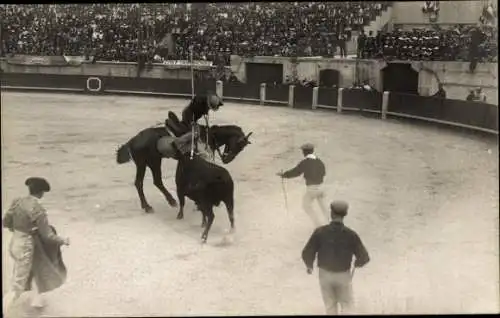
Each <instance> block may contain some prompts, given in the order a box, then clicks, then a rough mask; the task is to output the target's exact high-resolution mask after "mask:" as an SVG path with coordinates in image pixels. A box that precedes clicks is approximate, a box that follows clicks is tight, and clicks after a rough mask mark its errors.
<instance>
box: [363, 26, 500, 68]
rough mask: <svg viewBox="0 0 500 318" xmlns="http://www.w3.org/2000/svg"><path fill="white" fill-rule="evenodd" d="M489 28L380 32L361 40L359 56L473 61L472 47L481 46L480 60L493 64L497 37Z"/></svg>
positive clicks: (478, 53)
mask: <svg viewBox="0 0 500 318" xmlns="http://www.w3.org/2000/svg"><path fill="white" fill-rule="evenodd" d="M490 32H492V31H491V30H490V29H489V28H479V27H476V26H463V25H458V26H457V27H455V28H450V29H437V30H425V29H414V30H412V31H400V30H395V31H393V32H391V33H385V32H379V33H378V34H377V36H373V35H372V34H369V36H366V35H364V34H362V35H361V36H360V37H359V38H358V56H359V57H362V58H370V59H372V58H375V59H386V60H391V59H397V60H423V61H426V60H427V61H470V60H471V57H470V53H471V48H475V47H476V46H477V50H476V51H477V52H476V53H477V57H478V59H479V60H480V61H493V60H494V59H496V55H497V45H496V38H494V37H493V36H492V35H491V33H490Z"/></svg>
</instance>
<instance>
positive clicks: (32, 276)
mask: <svg viewBox="0 0 500 318" xmlns="http://www.w3.org/2000/svg"><path fill="white" fill-rule="evenodd" d="M25 184H26V185H27V186H28V188H29V195H28V196H26V197H23V198H18V199H15V200H14V201H13V202H12V205H11V207H10V208H9V210H8V211H7V213H6V214H5V216H4V219H3V227H4V228H7V229H9V231H11V232H12V233H13V236H12V240H11V243H10V255H11V256H12V258H13V259H14V261H15V263H14V277H13V286H12V291H11V292H9V293H7V294H6V295H5V296H4V299H3V301H4V306H5V307H4V308H5V310H8V309H9V308H10V305H12V304H13V303H14V302H15V301H16V300H17V299H19V297H20V296H21V294H22V293H23V292H25V291H28V290H31V285H32V281H33V280H34V281H35V285H36V291H37V292H36V294H35V297H34V298H33V300H32V303H31V305H32V306H33V307H43V305H44V304H43V299H42V298H41V295H40V294H41V293H44V292H48V291H51V290H53V289H56V288H58V287H60V286H61V285H62V284H63V283H64V281H65V278H66V268H65V267H64V264H63V263H62V258H60V251H59V250H54V248H55V249H58V248H59V247H60V246H61V245H69V239H67V238H62V237H60V236H58V235H56V233H55V230H54V228H53V227H52V226H50V225H49V221H48V219H47V212H46V211H45V209H44V208H43V207H42V206H41V205H40V202H39V201H38V200H40V199H41V198H42V197H43V195H44V193H45V192H49V191H50V185H49V183H48V182H47V181H46V180H45V179H43V178H28V179H27V180H26V181H25ZM54 251H55V252H54ZM54 255H55V257H56V258H57V259H53V258H54V257H51V256H54Z"/></svg>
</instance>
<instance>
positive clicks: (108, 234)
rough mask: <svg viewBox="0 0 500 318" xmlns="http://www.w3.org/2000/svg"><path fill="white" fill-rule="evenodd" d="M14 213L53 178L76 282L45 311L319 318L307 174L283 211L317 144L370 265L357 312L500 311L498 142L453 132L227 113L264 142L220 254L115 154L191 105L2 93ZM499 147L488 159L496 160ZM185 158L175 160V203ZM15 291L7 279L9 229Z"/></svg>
mask: <svg viewBox="0 0 500 318" xmlns="http://www.w3.org/2000/svg"><path fill="white" fill-rule="evenodd" d="M1 101H2V110H1V111H2V156H3V158H2V164H3V166H2V196H3V197H2V198H3V203H4V205H3V211H5V210H6V209H7V208H8V205H10V202H11V201H12V200H13V199H14V198H15V197H17V196H21V195H25V193H26V191H27V190H26V188H25V186H24V180H25V178H26V177H28V176H34V175H40V176H45V177H47V178H48V180H49V181H50V182H51V185H52V188H53V190H52V192H50V193H49V194H48V195H47V196H46V197H45V198H44V199H43V204H44V206H45V207H46V208H47V210H48V212H49V218H50V221H51V223H52V224H54V225H55V226H56V228H57V229H58V231H59V232H60V234H61V235H63V236H69V237H70V239H71V245H70V246H69V247H65V248H64V251H63V253H64V254H63V256H64V259H65V262H66V265H67V267H68V270H69V274H68V275H69V276H68V281H67V283H66V284H65V285H64V286H63V287H61V288H60V289H58V290H56V291H54V292H52V293H50V294H47V295H46V298H47V301H48V306H47V308H46V309H45V311H44V312H43V315H45V316H96V315H99V316H119V315H127V316H134V315H145V316H151V315H241V314H245V315H257V314H258V315H264V314H266V315H279V314H291V315H293V314H306V315H307V314H311V315H313V314H323V313H324V309H323V302H322V299H321V295H320V290H319V285H318V279H317V271H315V272H314V275H311V276H310V275H307V274H306V271H305V267H304V265H303V264H302V261H301V258H300V254H301V250H302V248H303V246H304V244H305V242H306V240H307V239H308V238H309V235H310V234H311V232H312V230H313V227H312V223H311V222H310V220H309V218H308V217H307V216H306V215H305V213H304V212H303V211H302V209H301V196H302V193H303V191H304V185H303V180H302V179H294V180H289V181H287V183H286V190H287V194H288V200H289V206H290V209H289V212H288V213H287V211H286V209H285V204H284V199H283V191H282V188H281V181H280V179H279V178H278V177H276V176H275V173H276V172H278V171H279V170H281V169H287V168H291V167H292V166H293V165H294V164H295V163H297V162H298V160H300V159H301V153H300V150H299V149H298V147H299V146H300V145H301V144H302V143H304V142H306V141H310V142H313V143H315V144H316V145H317V153H318V155H319V156H320V157H321V158H322V159H323V160H324V161H325V164H326V165H327V180H326V184H325V187H326V190H327V193H328V198H329V200H330V199H334V198H337V199H345V200H347V201H348V202H349V203H350V206H351V209H350V212H349V215H348V217H347V218H346V224H347V225H348V226H350V227H352V228H353V229H355V230H356V231H357V232H358V233H359V234H360V236H361V238H362V239H363V240H364V242H365V245H366V246H367V249H368V251H369V252H370V256H371V258H372V261H371V262H370V263H369V264H368V265H367V266H366V267H365V268H363V269H360V270H358V271H356V274H355V277H354V282H353V284H354V292H355V300H356V304H357V312H359V313H365V314H389V313H390V314H393V313H402V314H407V313H476V312H498V311H499V299H500V298H499V290H498V284H499V273H498V257H499V254H498V201H499V196H498V190H499V189H498V161H497V160H498V145H497V143H496V142H491V141H486V140H483V139H479V138H477V137H470V136H469V137H468V136H464V135H462V134H458V133H456V132H450V131H446V130H442V129H435V128H423V127H419V126H416V125H411V124H408V123H401V122H397V121H386V122H384V121H382V120H376V119H372V118H363V117H360V116H349V115H345V116H340V115H337V114H336V113H332V112H324V111H316V112H312V111H308V112H307V111H299V110H293V109H287V108H273V107H263V106H251V105H243V104H235V103H229V102H227V103H226V104H225V106H224V107H223V108H222V109H221V110H220V111H219V112H218V113H217V114H215V115H212V117H211V118H212V121H213V123H219V124H231V123H235V124H237V125H240V126H241V127H243V130H244V131H245V132H250V131H253V132H254V134H253V136H252V137H251V138H252V142H253V144H252V145H250V146H249V147H248V148H247V149H246V150H245V151H244V152H243V153H241V154H240V155H239V156H238V157H237V158H236V160H235V161H233V162H232V163H231V164H229V165H227V166H226V167H227V168H228V170H229V171H230V172H231V174H232V176H233V178H234V180H235V183H236V193H235V201H236V211H235V215H236V226H237V232H236V234H235V235H234V237H233V239H234V241H233V243H232V244H231V245H229V246H225V247H222V246H220V244H219V243H220V242H221V240H222V238H223V237H224V233H225V232H224V231H225V230H226V229H227V228H228V227H229V222H228V219H227V214H226V211H225V208H224V207H223V206H222V205H221V206H220V207H219V208H217V209H216V218H215V222H214V226H213V228H212V231H211V233H210V236H209V241H208V244H207V245H205V246H202V245H201V244H200V240H199V238H200V235H201V228H200V222H201V217H200V214H199V213H198V212H196V213H195V212H192V211H193V208H194V206H193V204H192V202H191V201H188V203H187V206H186V208H187V209H186V213H185V215H186V217H185V219H184V220H182V221H178V220H176V219H175V217H176V214H177V209H173V208H170V207H169V206H168V205H167V203H166V202H165V200H164V199H163V196H162V195H161V193H160V192H159V191H158V190H157V189H156V188H155V187H154V185H153V184H152V177H151V174H150V172H149V171H148V172H147V174H146V180H145V194H146V197H147V199H148V201H149V203H150V204H151V205H152V206H153V207H154V208H155V210H156V213H154V214H145V213H143V212H142V211H141V209H140V204H139V199H138V196H137V193H136V190H135V187H134V185H133V182H134V176H135V166H134V164H133V163H132V162H130V163H127V164H125V165H118V164H116V162H115V150H116V149H117V147H118V146H119V145H120V144H123V143H125V142H126V141H127V140H128V139H129V138H131V137H132V136H134V135H135V134H136V133H137V132H138V131H139V130H141V129H142V128H145V127H148V126H151V125H153V124H155V123H156V122H157V121H163V119H164V118H165V116H166V115H167V111H168V110H173V111H175V112H176V113H178V114H179V113H180V111H181V109H182V108H183V107H184V106H185V105H187V101H186V100H181V99H158V98H136V97H121V96H102V97H91V96H83V95H64V94H63V95H61V94H45V93H18V92H16V93H14V92H2V100H1ZM488 150H490V151H488ZM174 173H175V161H171V160H164V161H163V176H164V182H165V184H166V186H167V188H168V189H169V191H172V193H175V183H174ZM3 234H4V236H3V238H4V242H3V263H4V265H5V266H4V273H3V277H4V286H3V289H4V291H5V290H6V288H8V285H7V282H8V279H9V278H10V276H11V275H10V273H11V268H12V264H11V260H10V258H9V256H8V253H7V246H8V241H9V239H10V233H9V232H8V231H5V230H4V231H3Z"/></svg>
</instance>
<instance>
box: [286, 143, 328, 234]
mask: <svg viewBox="0 0 500 318" xmlns="http://www.w3.org/2000/svg"><path fill="white" fill-rule="evenodd" d="M300 148H301V149H302V154H303V155H304V157H305V158H304V159H302V161H300V162H299V163H298V164H297V166H295V168H293V169H291V170H288V171H285V172H279V173H277V175H278V176H280V177H282V178H295V177H298V176H300V175H303V176H304V179H305V182H306V192H305V194H304V197H303V199H302V208H303V209H304V211H305V212H306V213H307V214H308V215H309V217H310V218H311V219H312V221H313V223H314V225H315V226H316V227H318V226H321V225H324V224H327V223H328V219H329V212H328V210H327V207H326V204H325V202H324V196H325V193H324V192H323V189H322V184H323V180H324V178H325V175H326V170H325V164H324V163H323V161H321V159H319V158H318V157H317V156H316V155H315V154H314V145H312V144H310V143H306V144H304V145H302V146H301V147H300ZM314 201H317V202H318V204H319V207H320V208H321V212H322V214H320V215H317V214H316V213H315V212H314V209H313V207H312V203H313V202H314Z"/></svg>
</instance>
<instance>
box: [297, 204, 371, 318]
mask: <svg viewBox="0 0 500 318" xmlns="http://www.w3.org/2000/svg"><path fill="white" fill-rule="evenodd" d="M348 208H349V207H348V204H347V203H346V202H344V201H334V202H332V204H330V209H331V217H332V221H331V223H330V224H328V225H324V226H321V227H319V228H317V229H316V230H315V231H314V232H313V234H312V235H311V237H310V238H309V241H308V242H307V244H306V245H305V247H304V249H303V251H302V260H303V261H304V263H305V265H306V267H307V273H308V274H311V273H312V271H313V266H314V260H315V259H316V254H317V256H318V268H319V270H318V272H319V273H318V276H319V284H320V287H321V294H322V296H323V302H324V303H325V307H326V313H327V315H337V314H338V305H341V309H342V313H346V312H348V311H350V310H351V309H352V298H353V296H352V277H353V275H354V269H353V270H352V272H351V263H352V259H353V256H355V258H356V261H355V262H354V268H356V267H363V266H364V265H366V264H367V263H368V262H369V261H370V257H369V255H368V252H367V251H366V248H365V246H364V245H363V243H362V242H361V239H360V238H359V236H358V234H357V233H356V232H354V231H353V230H351V229H350V228H348V227H347V226H345V225H344V222H343V221H344V217H345V216H346V215H347V210H348Z"/></svg>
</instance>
